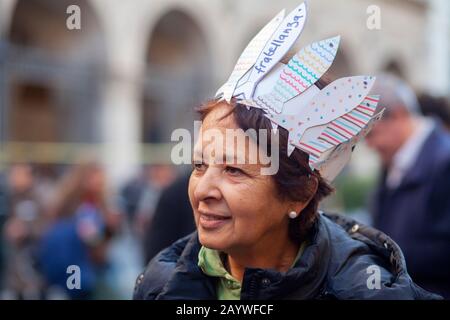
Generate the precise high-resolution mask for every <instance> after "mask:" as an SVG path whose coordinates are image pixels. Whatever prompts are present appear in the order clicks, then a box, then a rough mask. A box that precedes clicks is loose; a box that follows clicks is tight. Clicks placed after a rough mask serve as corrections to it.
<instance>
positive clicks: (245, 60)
mask: <svg viewBox="0 0 450 320" xmlns="http://www.w3.org/2000/svg"><path fill="white" fill-rule="evenodd" d="M284 15H285V10H282V11H281V12H280V13H278V14H277V15H276V16H275V17H274V18H273V19H272V20H271V21H270V22H269V23H268V24H267V25H266V26H265V27H264V28H263V29H262V30H261V31H260V32H259V33H258V34H257V35H256V36H255V37H254V38H253V39H252V40H251V41H250V43H249V44H248V45H247V47H246V48H245V50H244V51H243V52H242V54H241V56H240V57H239V59H238V62H237V64H236V66H235V67H234V70H233V72H232V73H231V76H230V78H229V79H228V81H227V82H226V83H225V84H224V85H223V86H222V87H221V88H220V89H219V90H218V91H217V93H216V97H219V96H221V95H222V98H223V99H224V100H226V101H227V102H230V100H231V97H232V96H233V92H234V90H235V89H236V85H237V84H238V82H239V80H241V78H242V77H243V76H244V75H245V74H246V73H247V72H248V70H250V68H252V67H253V66H254V65H255V62H256V60H257V59H258V57H259V55H260V54H261V51H262V50H263V49H264V47H265V46H266V44H267V42H268V41H269V39H270V38H271V37H272V35H273V34H274V32H275V31H276V30H277V29H278V27H279V26H280V24H281V23H282V22H283V19H284Z"/></svg>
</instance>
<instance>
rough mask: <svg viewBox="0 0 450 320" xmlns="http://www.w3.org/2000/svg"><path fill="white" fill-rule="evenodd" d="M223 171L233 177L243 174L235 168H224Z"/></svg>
mask: <svg viewBox="0 0 450 320" xmlns="http://www.w3.org/2000/svg"><path fill="white" fill-rule="evenodd" d="M225 171H226V172H227V173H229V174H231V175H233V176H239V175H243V174H245V173H244V171H242V170H241V169H238V168H235V167H226V168H225Z"/></svg>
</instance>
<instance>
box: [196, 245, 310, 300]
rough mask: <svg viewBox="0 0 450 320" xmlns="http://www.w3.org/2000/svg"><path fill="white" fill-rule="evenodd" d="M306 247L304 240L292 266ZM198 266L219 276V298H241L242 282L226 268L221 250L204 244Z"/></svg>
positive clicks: (207, 272)
mask: <svg viewBox="0 0 450 320" xmlns="http://www.w3.org/2000/svg"><path fill="white" fill-rule="evenodd" d="M305 247H306V242H303V243H302V245H301V246H300V250H299V252H298V254H297V257H296V258H295V260H294V263H293V264H292V266H291V268H293V267H294V266H295V265H296V264H297V262H298V261H299V260H300V257H301V255H302V253H303V251H304V249H305ZM198 266H199V267H200V269H201V270H202V271H203V273H204V274H206V275H207V276H211V277H217V278H219V281H218V284H217V288H216V289H217V298H218V299H219V300H240V298H241V289H242V286H241V283H240V282H239V281H238V280H236V279H235V278H234V277H233V276H232V275H231V274H230V273H229V272H228V271H227V270H226V269H225V267H224V265H223V261H222V258H221V253H220V252H219V251H217V250H212V249H208V248H206V247H203V246H202V247H201V248H200V251H199V253H198Z"/></svg>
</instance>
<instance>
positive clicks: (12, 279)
mask: <svg viewBox="0 0 450 320" xmlns="http://www.w3.org/2000/svg"><path fill="white" fill-rule="evenodd" d="M5 200H6V201H7V204H6V222H5V225H4V230H3V234H4V238H5V247H6V248H5V249H6V254H5V258H6V266H5V267H6V271H5V274H4V281H3V282H4V285H5V287H4V290H3V292H2V296H3V298H5V299H40V298H42V295H43V282H42V278H41V275H40V273H39V271H38V267H37V256H36V254H37V244H38V241H39V239H40V238H41V236H42V233H43V230H44V225H45V223H46V218H45V216H44V213H43V210H42V204H41V201H40V199H39V197H38V195H37V192H36V183H35V181H34V176H33V171H32V168H31V166H29V165H22V164H20V165H13V166H11V168H10V170H9V176H8V186H7V195H6V199H5Z"/></svg>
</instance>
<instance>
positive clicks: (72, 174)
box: [39, 163, 120, 299]
mask: <svg viewBox="0 0 450 320" xmlns="http://www.w3.org/2000/svg"><path fill="white" fill-rule="evenodd" d="M106 189H107V184H106V177H105V173H104V170H103V169H102V168H101V167H100V166H99V165H97V164H95V163H82V164H80V165H77V166H75V167H73V168H72V169H71V170H70V171H69V172H68V173H67V175H66V176H65V177H64V178H63V180H62V181H61V184H60V186H59V188H58V193H57V195H56V199H55V203H54V205H53V206H52V210H51V218H52V220H53V221H52V222H53V223H52V225H51V226H50V228H49V230H47V232H46V233H45V235H44V237H43V239H42V241H41V243H40V250H39V260H40V267H41V271H42V273H43V275H44V277H45V280H46V284H47V286H48V292H49V294H51V293H52V292H53V291H54V292H56V293H58V294H62V295H63V296H65V297H68V298H71V299H91V298H93V297H94V296H95V294H96V293H98V291H97V289H98V288H99V287H100V284H101V281H100V280H101V276H102V272H104V271H105V269H106V268H107V267H108V263H109V261H108V256H107V253H108V247H109V245H110V243H111V240H112V239H113V236H114V234H115V233H116V232H117V231H118V229H119V227H120V215H119V214H117V213H115V212H114V211H113V210H112V209H111V208H110V206H109V205H108V201H107V195H106V193H107V192H106ZM72 265H76V266H78V267H79V268H80V270H81V273H80V274H81V277H80V280H79V281H80V283H79V285H80V288H79V289H80V290H70V288H68V287H67V281H68V280H67V279H68V276H69V275H70V274H68V267H69V266H72ZM72 272H73V271H72Z"/></svg>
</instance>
